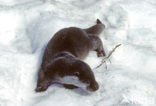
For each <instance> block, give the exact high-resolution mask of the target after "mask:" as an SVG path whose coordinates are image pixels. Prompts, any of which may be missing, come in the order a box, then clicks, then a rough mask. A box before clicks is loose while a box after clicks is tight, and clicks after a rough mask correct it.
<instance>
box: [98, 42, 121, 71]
mask: <svg viewBox="0 0 156 106" xmlns="http://www.w3.org/2000/svg"><path fill="white" fill-rule="evenodd" d="M119 46H121V44H118V45H116V46H115V47H114V48H113V49H112V51H110V53H109V54H108V56H107V57H106V58H104V59H103V60H102V62H101V64H99V65H98V66H97V67H96V68H95V69H97V68H99V67H100V66H102V64H104V63H105V65H106V69H107V63H106V62H107V60H109V61H110V57H111V55H112V54H113V52H115V50H116V48H118V47H119ZM110 63H111V61H110Z"/></svg>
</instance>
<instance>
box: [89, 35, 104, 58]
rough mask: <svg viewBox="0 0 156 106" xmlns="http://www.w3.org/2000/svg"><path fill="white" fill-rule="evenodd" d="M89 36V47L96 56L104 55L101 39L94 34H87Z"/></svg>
mask: <svg viewBox="0 0 156 106" xmlns="http://www.w3.org/2000/svg"><path fill="white" fill-rule="evenodd" d="M89 38H90V40H91V44H92V48H91V49H92V50H94V51H96V52H97V56H98V57H102V56H105V55H106V53H105V51H104V48H103V44H102V41H101V39H100V38H99V37H98V36H96V35H94V34H89Z"/></svg>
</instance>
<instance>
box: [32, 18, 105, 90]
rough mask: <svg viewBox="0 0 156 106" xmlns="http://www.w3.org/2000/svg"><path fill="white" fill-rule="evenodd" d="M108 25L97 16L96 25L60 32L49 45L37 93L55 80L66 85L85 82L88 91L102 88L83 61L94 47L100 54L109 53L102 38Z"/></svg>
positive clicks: (77, 84)
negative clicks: (101, 34)
mask: <svg viewBox="0 0 156 106" xmlns="http://www.w3.org/2000/svg"><path fill="white" fill-rule="evenodd" d="M104 28H105V25H104V24H103V23H102V22H101V21H100V20H99V19H97V23H96V25H94V26H92V27H90V28H88V29H81V28H77V27H69V28H64V29H61V30H60V31H58V32H57V33H56V34H55V35H54V36H53V37H52V39H51V40H50V41H49V43H48V44H47V47H46V49H45V51H44V55H43V58H42V63H41V66H40V69H39V72H38V81H37V87H36V89H35V90H36V92H41V91H45V90H46V89H47V88H48V87H49V86H50V85H51V84H52V83H54V82H58V83H61V84H63V85H64V87H66V88H76V87H81V86H79V85H85V86H84V87H86V88H87V89H88V90H90V91H96V90H97V89H98V88H99V85H98V83H97V81H96V80H95V77H94V74H93V72H92V70H91V68H90V67H89V65H87V64H86V63H85V62H83V61H82V59H84V58H85V57H86V56H87V54H88V52H89V51H90V50H94V51H96V52H97V56H98V57H100V56H105V52H104V49H103V45H102V41H101V40H100V38H99V37H98V35H99V34H100V33H101V32H102V31H103V29H104Z"/></svg>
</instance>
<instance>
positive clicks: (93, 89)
mask: <svg viewBox="0 0 156 106" xmlns="http://www.w3.org/2000/svg"><path fill="white" fill-rule="evenodd" d="M87 89H88V90H89V91H96V90H98V89H99V84H98V83H97V82H96V83H94V84H91V85H90V86H88V87H87Z"/></svg>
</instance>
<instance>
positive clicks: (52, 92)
mask: <svg viewBox="0 0 156 106" xmlns="http://www.w3.org/2000/svg"><path fill="white" fill-rule="evenodd" d="M97 18H99V19H100V20H101V21H102V22H103V23H104V24H105V25H106V29H105V30H104V32H103V33H102V34H101V35H100V38H101V39H102V41H103V45H104V48H105V50H106V53H107V54H108V53H109V52H110V51H111V50H112V48H114V46H115V45H117V44H119V43H121V44H122V46H120V47H119V48H117V49H116V51H115V52H114V53H113V55H112V57H111V63H109V62H108V63H107V67H108V69H107V70H106V68H105V65H102V66H101V67H100V68H98V69H95V67H96V66H97V65H98V64H100V62H101V60H102V58H97V56H96V53H95V52H90V53H89V56H88V57H87V58H86V59H85V60H84V61H85V62H87V63H88V64H89V65H90V66H91V68H92V69H93V72H94V74H95V78H96V80H97V82H98V83H99V85H100V88H99V90H98V91H96V92H86V91H83V90H81V89H75V90H68V89H65V88H63V87H62V86H60V85H52V86H50V87H49V88H48V90H47V91H45V92H42V93H36V92H35V91H34V89H35V87H36V82H37V70H38V68H39V65H40V63H41V58H42V55H43V51H44V48H45V46H46V44H47V42H48V41H49V40H50V38H51V37H52V36H53V35H54V33H55V32H57V31H58V30H59V29H61V28H64V27H70V26H77V27H81V28H87V27H89V26H91V25H94V24H95V22H96V19H97ZM155 28H156V0H0V106H156V29H155Z"/></svg>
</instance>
